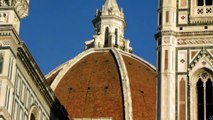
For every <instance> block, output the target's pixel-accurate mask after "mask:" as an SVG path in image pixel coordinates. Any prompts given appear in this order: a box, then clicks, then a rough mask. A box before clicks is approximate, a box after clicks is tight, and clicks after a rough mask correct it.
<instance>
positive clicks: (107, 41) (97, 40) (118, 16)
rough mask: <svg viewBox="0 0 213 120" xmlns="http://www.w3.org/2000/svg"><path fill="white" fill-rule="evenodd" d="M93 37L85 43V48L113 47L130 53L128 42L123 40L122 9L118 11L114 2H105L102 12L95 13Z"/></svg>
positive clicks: (111, 0)
mask: <svg viewBox="0 0 213 120" xmlns="http://www.w3.org/2000/svg"><path fill="white" fill-rule="evenodd" d="M93 25H94V28H95V35H94V36H93V39H92V40H90V41H86V42H85V44H86V45H85V48H86V49H89V48H106V47H115V48H118V49H120V50H123V51H126V52H132V48H131V47H130V41H129V40H126V39H124V29H125V27H126V21H125V19H124V13H123V9H119V7H118V4H117V1H116V0H106V1H105V3H104V5H103V6H102V10H97V11H96V16H95V19H94V20H93Z"/></svg>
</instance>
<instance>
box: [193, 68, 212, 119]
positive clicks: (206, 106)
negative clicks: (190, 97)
mask: <svg viewBox="0 0 213 120" xmlns="http://www.w3.org/2000/svg"><path fill="white" fill-rule="evenodd" d="M212 90H213V81H212V77H211V74H209V73H208V72H202V73H201V74H200V75H199V79H198V80H197V83H196V94H197V95H196V96H197V98H196V99H197V100H196V101H197V118H198V120H210V119H211V118H212V117H213V91H212Z"/></svg>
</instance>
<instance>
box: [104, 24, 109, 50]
mask: <svg viewBox="0 0 213 120" xmlns="http://www.w3.org/2000/svg"><path fill="white" fill-rule="evenodd" d="M108 43H109V28H108V27H106V29H105V39H104V46H108Z"/></svg>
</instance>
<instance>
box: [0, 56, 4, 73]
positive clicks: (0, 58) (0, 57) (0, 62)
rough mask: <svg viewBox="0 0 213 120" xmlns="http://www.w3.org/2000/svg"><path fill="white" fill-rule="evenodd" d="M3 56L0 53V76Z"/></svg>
mask: <svg viewBox="0 0 213 120" xmlns="http://www.w3.org/2000/svg"><path fill="white" fill-rule="evenodd" d="M3 60H4V58H3V54H1V53H0V74H1V73H2V70H3Z"/></svg>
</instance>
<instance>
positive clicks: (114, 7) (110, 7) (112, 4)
mask: <svg viewBox="0 0 213 120" xmlns="http://www.w3.org/2000/svg"><path fill="white" fill-rule="evenodd" d="M102 12H103V13H114V14H119V13H120V10H119V7H118V4H117V2H116V0H106V1H105V3H104V5H103V8H102Z"/></svg>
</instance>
